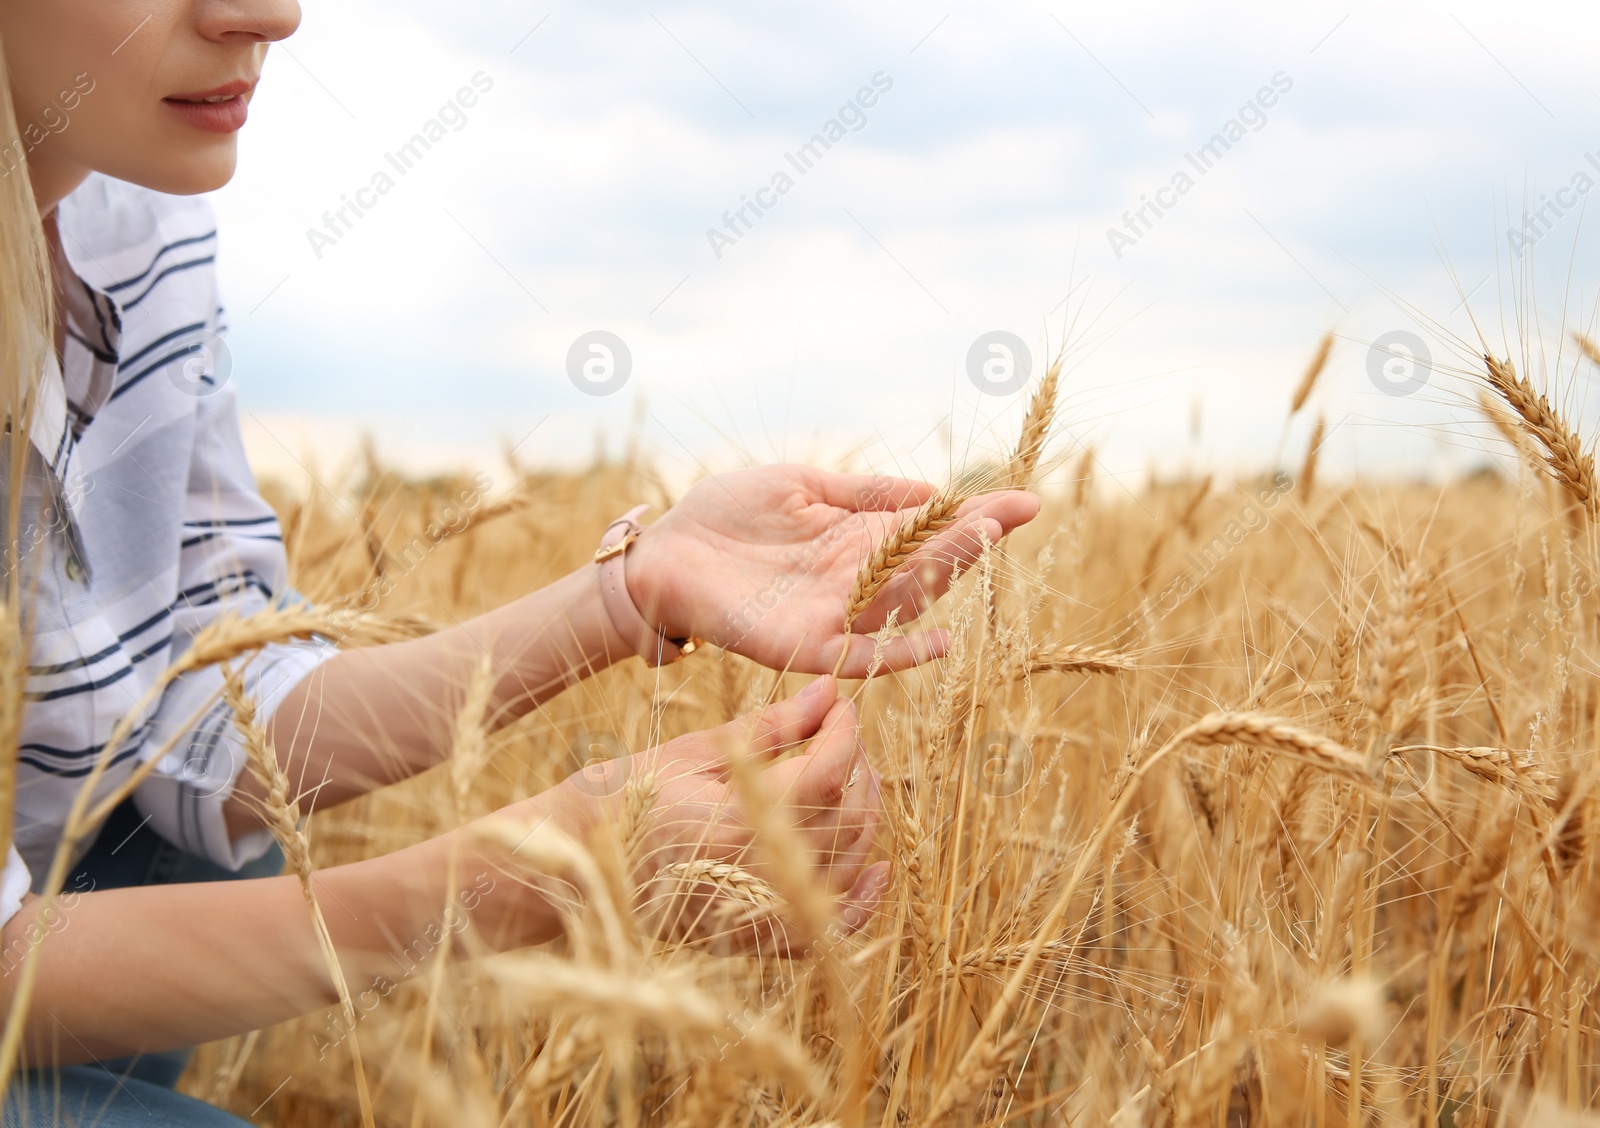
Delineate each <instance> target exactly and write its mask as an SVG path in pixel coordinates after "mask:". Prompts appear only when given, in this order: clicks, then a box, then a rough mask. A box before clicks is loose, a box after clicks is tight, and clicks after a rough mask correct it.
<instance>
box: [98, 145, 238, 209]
mask: <svg viewBox="0 0 1600 1128" xmlns="http://www.w3.org/2000/svg"><path fill="white" fill-rule="evenodd" d="M152 157H153V158H154V159H152ZM238 165H239V146H238V141H237V139H236V138H234V137H231V136H230V137H221V138H218V139H217V140H215V141H212V142H210V143H208V144H206V145H204V146H202V147H199V148H198V149H191V150H190V151H187V152H166V153H162V152H161V151H160V150H159V149H156V148H152V149H151V151H149V152H148V153H146V154H142V159H141V160H139V161H138V163H137V165H135V166H134V167H119V168H106V169H103V170H102V171H104V172H105V173H106V174H107V175H108V176H114V177H116V178H117V179H118V180H126V181H129V182H130V183H133V184H138V185H139V186H141V187H143V188H150V189H153V190H154V191H157V192H166V193H168V194H169V195H173V196H195V195H199V194H200V193H201V192H214V191H216V190H217V189H218V188H221V187H222V186H223V185H224V184H226V183H228V181H230V180H232V179H233V173H234V170H235V169H236V168H237V167H238Z"/></svg>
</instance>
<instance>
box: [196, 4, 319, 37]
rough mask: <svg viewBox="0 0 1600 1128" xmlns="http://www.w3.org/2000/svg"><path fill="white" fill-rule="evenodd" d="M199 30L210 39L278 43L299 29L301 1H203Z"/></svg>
mask: <svg viewBox="0 0 1600 1128" xmlns="http://www.w3.org/2000/svg"><path fill="white" fill-rule="evenodd" d="M196 7H197V12H196V21H195V22H196V27H197V30H198V31H199V32H200V34H201V35H203V36H205V37H206V38H207V39H210V40H213V41H215V42H218V43H221V42H224V41H227V40H232V41H234V42H238V41H240V40H249V41H252V42H256V43H276V42H277V41H278V40H280V39H287V38H289V36H291V35H293V34H294V30H295V28H297V27H299V26H300V4H299V0H201V2H200V3H199V4H198V5H196Z"/></svg>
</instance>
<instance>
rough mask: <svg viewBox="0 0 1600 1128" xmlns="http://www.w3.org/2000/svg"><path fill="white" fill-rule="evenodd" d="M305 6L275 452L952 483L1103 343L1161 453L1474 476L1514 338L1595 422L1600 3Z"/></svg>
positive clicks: (1067, 410) (243, 219)
mask: <svg viewBox="0 0 1600 1128" xmlns="http://www.w3.org/2000/svg"><path fill="white" fill-rule="evenodd" d="M303 5H304V8H305V15H304V22H303V24H302V26H301V28H300V30H299V31H298V32H297V33H296V34H295V36H294V37H293V38H291V39H290V40H288V41H287V42H285V43H283V44H279V45H276V46H275V47H274V48H273V49H272V51H271V53H270V54H269V58H268V61H267V66H266V70H265V72H264V77H263V81H262V83H261V86H260V87H259V89H258V90H257V92H256V95H255V99H254V101H253V102H252V104H251V107H250V120H249V123H248V124H247V126H246V127H245V130H244V132H243V134H242V136H241V142H240V147H241V157H240V164H239V170H238V173H237V175H236V176H235V178H234V180H233V181H232V183H230V184H229V185H228V186H227V187H226V188H224V189H223V190H221V191H219V192H217V193H215V195H214V204H215V207H216V209H217V211H218V213H219V219H220V222H221V230H222V243H221V251H220V259H219V269H220V272H221V276H222V281H223V286H224V297H225V300H226V302H227V305H228V309H229V324H230V341H229V345H230V350H231V361H232V378H233V379H234V380H235V381H237V384H238V387H239V390H240V396H241V407H242V411H243V419H244V425H245V429H246V434H247V440H248V442H249V445H250V449H251V451H252V455H253V456H254V457H255V458H256V459H257V460H258V463H259V464H260V465H262V467H263V468H264V469H265V470H266V472H269V473H271V472H285V473H289V472H300V471H303V469H304V468H305V467H309V468H311V469H312V470H313V471H314V472H316V473H318V474H331V473H333V472H334V471H335V469H336V468H337V466H338V465H339V464H340V460H341V459H345V458H347V457H348V456H349V454H350V452H351V451H352V450H353V449H354V448H355V445H356V443H357V441H358V439H359V437H360V436H361V435H362V434H367V435H370V436H371V437H372V439H373V441H374V442H375V443H376V445H377V447H378V449H379V451H380V452H381V453H382V454H383V456H384V457H386V458H389V459H393V460H394V461H396V462H399V463H401V464H403V465H407V466H410V467H413V468H417V469H434V468H442V467H446V466H452V465H476V466H503V465H504V462H503V461H502V452H503V451H504V450H505V449H508V448H514V451H515V456H516V457H517V458H518V459H519V460H521V461H523V462H525V463H529V464H544V463H560V464H572V463H575V462H580V461H581V460H583V459H586V458H588V457H591V456H592V455H593V453H594V452H595V451H596V450H597V449H599V448H601V447H602V446H603V447H604V448H605V449H607V450H609V451H611V452H613V453H615V452H618V451H621V450H622V449H623V448H624V447H625V446H627V445H629V444H633V445H636V446H637V447H639V448H640V449H642V450H644V451H645V452H646V453H647V454H648V455H649V456H650V457H652V458H654V459H655V460H656V461H657V462H658V464H659V465H661V467H662V468H663V470H664V471H665V472H667V473H669V474H671V475H677V476H693V475H695V474H699V473H703V472H705V471H707V470H712V469H717V468H721V467H725V466H731V465H736V464H741V463H749V462H760V461H773V460H778V459H785V458H787V459H803V460H809V461H817V462H824V463H828V464H836V463H839V462H841V461H842V460H844V461H851V462H853V463H854V464H856V465H858V466H872V467H874V468H877V469H886V468H887V469H892V470H898V471H901V472H906V473H915V474H919V475H921V476H924V477H929V478H933V479H940V478H942V477H944V476H946V475H947V474H949V473H950V472H952V470H953V469H955V468H959V467H960V466H962V465H964V464H968V463H971V462H974V461H978V460H981V459H982V458H984V457H986V456H989V455H992V454H994V453H995V452H997V451H999V450H1001V449H1003V448H1004V446H1005V444H1006V443H1007V442H1008V441H1009V440H1010V438H1011V436H1012V435H1013V433H1014V431H1015V428H1016V425H1017V421H1018V420H1019V419H1020V416H1021V413H1022V411H1023V409H1024V406H1025V402H1026V399H1027V396H1028V395H1029V393H1030V390H1031V389H1032V387H1033V386H1034V382H1035V381H1036V380H1037V379H1038V378H1039V376H1040V374H1041V373H1042V371H1043V368H1044V366H1045V364H1046V363H1047V362H1048V360H1049V358H1050V357H1051V356H1053V355H1054V354H1055V351H1056V350H1057V349H1059V348H1061V347H1062V346H1063V344H1065V346H1066V350H1067V352H1066V360H1065V365H1064V381H1065V384H1064V386H1065V389H1066V399H1065V404H1064V413H1063V415H1062V420H1061V422H1062V428H1063V429H1062V434H1061V438H1060V440H1059V444H1060V445H1059V446H1058V448H1057V449H1058V450H1059V451H1061V452H1063V453H1064V454H1065V453H1066V452H1070V451H1072V450H1073V449H1075V448H1076V447H1078V446H1079V445H1081V444H1083V443H1090V444H1092V445H1094V446H1095V448H1096V451H1097V457H1098V458H1099V459H1100V461H1101V465H1102V468H1103V469H1104V471H1105V472H1106V473H1107V474H1109V475H1111V476H1113V477H1115V478H1117V479H1119V480H1125V481H1129V482H1132V481H1137V480H1141V479H1142V478H1143V476H1146V475H1148V474H1150V473H1152V472H1155V473H1160V474H1172V473H1181V472H1184V471H1186V470H1188V469H1191V468H1194V467H1205V468H1207V469H1211V468H1217V469H1222V470H1236V471H1240V472H1245V471H1251V470H1255V469H1259V468H1262V467H1265V466H1267V465H1269V464H1271V463H1273V462H1274V460H1277V459H1282V460H1285V461H1297V460H1298V458H1299V452H1300V451H1301V450H1302V449H1303V447H1304V445H1305V443H1306V441H1307V437H1308V435H1309V433H1310V430H1311V427H1312V425H1313V423H1314V421H1315V419H1316V417H1317V416H1318V415H1319V414H1321V415H1324V416H1325V417H1326V419H1327V426H1328V427H1329V428H1330V437H1329V439H1328V442H1327V445H1326V447H1325V449H1324V459H1323V465H1324V466H1326V467H1328V468H1329V470H1330V471H1331V472H1333V473H1345V474H1351V473H1356V472H1374V471H1376V472H1382V473H1393V474H1401V475H1428V476H1447V475H1450V474H1455V473H1462V472H1466V471H1469V470H1471V469H1473V468H1474V467H1476V466H1478V465H1481V464H1482V463H1484V462H1485V461H1488V460H1491V459H1493V458H1495V457H1497V454H1496V451H1495V447H1494V446H1493V444H1492V442H1489V441H1488V440H1487V439H1486V438H1485V437H1484V432H1483V429H1482V428H1481V427H1480V426H1478V425H1477V424H1476V423H1475V422H1474V418H1475V412H1474V409H1473V396H1474V394H1475V392H1474V389H1473V387H1472V385H1471V382H1470V380H1469V379H1467V378H1466V377H1464V376H1463V375H1461V374H1462V373H1463V372H1464V371H1466V369H1467V367H1468V366H1470V365H1471V364H1472V363H1473V354H1474V353H1475V352H1476V351H1477V350H1478V349H1479V345H1478V343H1477V342H1478V334H1479V330H1481V332H1482V335H1483V339H1484V340H1485V341H1486V342H1487V343H1488V346H1489V347H1491V348H1493V349H1494V350H1495V351H1496V352H1498V353H1501V354H1505V355H1512V356H1514V357H1516V358H1518V360H1519V363H1521V364H1524V365H1529V366H1531V367H1532V368H1533V369H1534V370H1535V371H1536V372H1537V373H1538V374H1539V375H1540V377H1541V378H1542V379H1544V380H1546V381H1547V382H1548V383H1549V384H1550V386H1551V387H1552V391H1553V394H1554V395H1555V397H1556V399H1557V401H1558V402H1560V403H1561V404H1563V405H1564V406H1565V407H1566V408H1567V409H1568V410H1570V411H1572V412H1573V413H1574V414H1576V415H1579V416H1581V417H1583V418H1584V419H1586V420H1587V419H1589V418H1591V417H1592V415H1593V414H1595V413H1594V412H1592V411H1591V406H1592V405H1591V403H1590V394H1589V393H1590V379H1589V377H1590V374H1591V372H1590V369H1588V368H1587V367H1586V366H1585V363H1586V362H1581V361H1580V360H1579V359H1578V358H1577V357H1576V354H1575V351H1574V349H1573V347H1572V345H1571V342H1570V340H1568V339H1567V338H1566V336H1565V335H1564V334H1565V331H1566V330H1570V329H1572V328H1575V327H1576V328H1581V329H1585V330H1586V331H1587V330H1588V329H1590V328H1592V325H1593V321H1594V315H1595V295H1596V291H1597V284H1600V270H1597V267H1600V257H1597V251H1600V247H1597V245H1596V235H1595V227H1596V223H1595V217H1591V218H1589V219H1587V220H1586V219H1585V216H1584V212H1585V209H1586V205H1587V203H1588V202H1589V197H1590V196H1591V194H1592V195H1593V197H1594V201H1595V202H1597V203H1600V193H1593V192H1592V189H1593V188H1594V187H1595V185H1596V184H1600V93H1597V90H1600V81H1597V80H1595V79H1594V78H1593V77H1592V72H1593V60H1594V59H1595V58H1596V57H1597V54H1600V52H1597V48H1600V12H1596V10H1595V9H1594V8H1593V6H1592V5H1591V6H1579V5H1576V4H1573V5H1570V6H1563V5H1558V4H1543V5H1534V6H1531V7H1522V8H1516V9H1513V8H1512V7H1510V6H1506V5H1501V4H1485V3H1457V4H1454V5H1451V6H1443V5H1434V4H1419V3H1384V4H1381V5H1379V4H1370V5H1355V6H1352V5H1350V4H1348V3H1338V4H1333V5H1322V4H1302V5H1295V6H1293V8H1292V10H1291V9H1289V7H1288V6H1283V5H1266V4H1260V5H1257V4H1235V5H1229V6H1228V7H1227V8H1225V9H1223V8H1219V7H1217V6H1214V5H1193V4H1167V3H1152V4H1145V5H1141V6H1139V8H1138V9H1137V10H1131V9H1126V8H1124V7H1122V6H1113V5H1103V4H1099V5H1092V6H1091V5H1068V4H1058V5H1048V4H1045V5H1040V4H1030V3H1016V4H1008V3H998V4H993V5H984V6H976V5H974V6H945V5H940V4H934V5H913V4H906V3H894V2H890V3H883V4H877V5H873V6H871V7H870V8H867V7H865V6H860V5H853V4H844V3H795V4H789V5H784V6H782V7H781V8H780V7H777V6H767V5H759V6H757V5H750V6H738V8H735V7H734V6H731V5H730V6H727V7H726V8H722V7H711V6H705V5H699V4H692V3H686V4H678V3H670V2H665V0H663V2H659V3H654V4H652V5H649V6H643V5H635V4H628V3H612V4H603V5H565V4H554V5H551V4H544V3H532V4H529V3H503V2H497V0H479V2H478V3H474V4H472V5H461V4H451V5H446V4H442V3H439V2H437V0H388V2H386V3H383V4H382V5H380V4H378V3H375V2H373V0H303ZM417 134H422V135H423V137H424V140H425V141H426V142H427V143H426V145H422V144H418V143H416V142H413V141H412V138H413V137H414V136H415V135H417ZM818 134H821V135H822V136H823V138H824V140H825V141H827V142H828V144H826V145H822V144H818V143H816V142H814V141H813V140H812V139H813V137H814V136H815V135H818ZM1218 134H1221V135H1222V137H1223V138H1224V140H1225V141H1226V144H1221V143H1218V142H1216V141H1214V140H1213V138H1214V137H1215V136H1217V135H1218ZM408 143H409V144H410V148H409V149H406V148H405V147H406V146H407V145H408ZM807 146H809V147H807ZM1203 146H1209V149H1203V148H1202V147H1203ZM1590 154H1593V160H1592V161H1591V160H1590V158H1589V155H1590ZM1591 177H1592V178H1593V179H1590V178H1591ZM752 201H754V202H753V203H752ZM741 206H743V207H744V209H745V210H744V211H743V212H742V213H740V212H739V209H740V207H741ZM1541 206H1542V207H1543V209H1544V210H1543V213H1542V216H1534V217H1531V219H1530V221H1525V220H1524V218H1523V214H1524V212H1525V211H1530V212H1531V211H1536V210H1537V209H1539V208H1540V207H1541ZM341 207H343V208H344V210H343V211H342V212H340V209H341ZM1141 208H1143V209H1144V210H1143V211H1142V212H1141V211H1140V209H1141ZM1463 299H1465V300H1463ZM1475 326H1476V328H1475ZM1327 331H1332V332H1333V333H1334V334H1335V346H1334V351H1333V354H1332V357H1331V360H1330V362H1329V365H1328V368H1327V370H1326V371H1325V373H1324V376H1323V378H1322V380H1321V381H1320V382H1319V385H1318V388H1317V390H1316V393H1315V395H1314V397H1313V400H1312V402H1311V404H1310V406H1309V407H1308V408H1307V409H1306V410H1305V411H1303V412H1302V413H1301V414H1300V415H1299V416H1298V417H1296V418H1295V419H1294V420H1292V421H1287V422H1286V414H1287V409H1288V405H1289V399H1290V395H1291V392H1292V390H1293V388H1294V386H1295V384H1296V383H1297V381H1298V379H1299V376H1300V374H1301V372H1302V371H1303V370H1304V368H1305V366H1306V364H1307V362H1308V360H1309V359H1310V357H1311V355H1312V354H1313V352H1314V351H1315V349H1316V347H1317V343H1318V341H1319V340H1320V338H1321V336H1322V335H1323V333H1324V332H1327ZM596 334H601V336H596ZM997 334H1000V335H1009V336H1000V337H998V338H997V337H996V336H995V335H997ZM996 340H998V341H999V342H1001V344H1000V345H999V346H998V351H997V346H996V345H995V344H994V343H993V342H995V341H996ZM1007 343H1012V344H1015V343H1020V344H1021V345H1023V346H1024V347H1025V349H1026V350H1027V353H1028V354H1029V355H1028V358H1027V363H1026V366H1023V364H1022V363H1021V358H1020V356H1019V354H1017V353H1016V351H1015V349H1014V348H1010V347H1009V346H1008V344H1007ZM1419 349H1420V350H1421V354H1420V355H1418V350H1419ZM985 364H987V365H988V367H987V368H986V367H985Z"/></svg>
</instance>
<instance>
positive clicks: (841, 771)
mask: <svg viewBox="0 0 1600 1128" xmlns="http://www.w3.org/2000/svg"><path fill="white" fill-rule="evenodd" d="M858 753H859V742H858V736H857V731H856V707H855V705H854V703H853V702H851V701H850V700H849V699H847V698H840V699H838V700H836V701H835V702H834V703H833V708H831V709H829V710H828V715H827V717H826V718H825V719H824V720H823V722H822V724H821V725H820V726H818V728H817V735H816V736H814V737H812V738H811V743H810V744H808V745H807V746H806V750H805V754H804V755H803V756H800V757H798V758H797V763H798V764H799V771H798V774H797V775H796V776H795V777H794V782H793V783H792V784H791V785H790V786H789V791H788V794H787V795H785V796H783V800H784V802H785V803H787V804H788V805H789V806H790V807H792V808H794V809H796V810H797V811H799V812H800V819H801V820H802V821H804V820H805V818H806V817H807V816H808V815H812V814H815V813H816V812H820V811H829V810H833V809H836V808H837V807H838V806H839V803H840V800H841V799H843V798H844V789H845V784H846V783H847V782H849V779H850V769H851V768H852V767H853V766H854V765H855V762H856V758H857V755H858Z"/></svg>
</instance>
